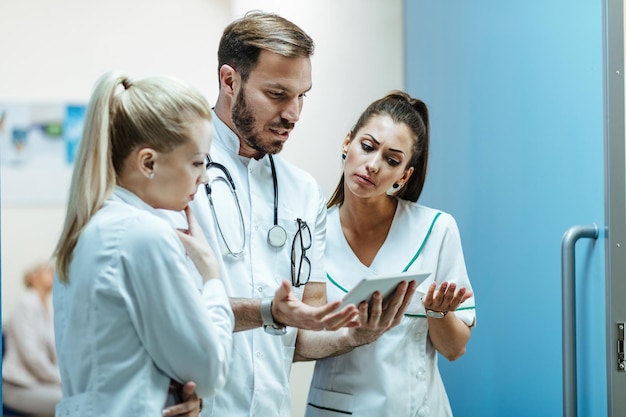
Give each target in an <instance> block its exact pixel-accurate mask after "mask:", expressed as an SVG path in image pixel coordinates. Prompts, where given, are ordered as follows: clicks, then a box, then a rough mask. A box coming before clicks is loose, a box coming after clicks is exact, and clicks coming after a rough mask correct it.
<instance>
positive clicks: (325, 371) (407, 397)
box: [306, 200, 475, 417]
mask: <svg viewBox="0 0 626 417" xmlns="http://www.w3.org/2000/svg"><path fill="white" fill-rule="evenodd" d="M437 213H439V212H438V211H436V210H433V209H430V208H427V207H424V206H421V205H419V204H416V203H411V202H408V201H404V200H399V201H398V208H397V210H396V214H395V218H394V220H393V224H392V226H391V229H390V231H389V235H388V236H387V239H386V240H385V243H384V244H383V246H382V247H381V248H380V250H379V252H378V254H377V255H376V257H375V259H374V261H373V262H372V264H371V266H370V267H369V268H368V267H366V266H365V265H363V264H362V263H361V262H360V261H359V259H358V258H357V257H356V256H355V255H354V253H353V252H352V250H351V249H350V247H349V245H348V243H347V242H346V240H345V237H344V235H343V232H342V230H341V224H340V221H339V210H338V208H337V207H336V206H335V207H333V208H331V209H329V211H328V229H327V240H326V265H327V268H328V276H329V278H330V279H331V281H330V282H329V283H328V285H327V290H328V299H329V301H333V300H337V299H341V298H342V297H343V296H344V295H345V292H344V291H343V290H341V289H339V286H341V287H343V288H344V290H349V289H351V288H352V287H354V285H356V283H357V282H358V281H359V280H360V279H361V278H362V277H364V276H368V275H376V274H386V273H395V272H402V271H403V270H404V269H405V267H406V266H407V265H408V264H409V262H410V261H411V259H412V258H413V257H414V256H415V254H416V253H417V252H418V251H419V248H420V247H421V246H422V244H423V242H424V241H425V240H426V241H425V244H423V246H422V248H421V252H420V253H419V256H418V257H417V258H416V259H415V261H414V262H413V263H412V264H411V266H410V267H409V269H408V270H409V271H424V272H431V275H430V276H429V277H428V278H427V279H426V280H425V281H424V282H423V283H422V284H421V285H420V286H419V287H418V290H417V292H416V293H415V295H414V296H413V299H412V302H411V304H410V306H409V308H408V310H407V316H405V317H404V318H403V320H402V322H401V323H400V324H399V325H398V326H396V327H395V328H393V329H391V330H390V331H388V332H387V333H385V334H384V335H382V336H381V337H380V338H379V339H378V340H377V341H376V342H374V343H371V344H369V345H365V346H361V347H358V348H356V349H354V350H353V351H352V352H349V353H346V354H344V355H340V356H337V357H331V358H326V359H322V360H318V361H317V363H316V365H315V371H314V375H313V380H312V382H311V388H310V391H309V397H308V405H307V411H306V416H307V417H330V416H345V415H346V413H351V414H353V415H356V416H359V417H366V416H371V417H380V416H394V417H414V416H419V417H424V416H436V417H446V416H451V415H452V412H451V410H450V405H449V402H448V397H447V395H446V392H445V389H444V386H443V383H442V380H441V376H440V374H439V371H438V368H437V355H436V350H435V349H434V348H433V346H432V344H431V342H430V339H429V338H428V323H427V320H426V318H425V314H424V306H423V304H422V302H421V297H422V296H423V295H424V294H425V293H426V291H427V289H428V287H429V285H430V284H431V283H432V282H433V279H434V280H435V281H437V282H442V281H448V282H455V283H457V286H458V287H466V288H468V289H470V290H471V285H470V282H469V279H468V276H467V272H466V269H465V262H464V259H463V252H462V248H461V241H460V237H459V232H458V228H457V226H456V223H455V221H454V219H453V218H452V217H451V216H450V215H448V214H445V213H441V214H440V215H439V216H438V218H437V219H436V221H435V222H434V224H433V220H434V219H435V217H436V215H437ZM431 226H432V227H431ZM429 230H430V233H429ZM426 238H427V239H426ZM335 284H337V285H335ZM456 315H457V316H458V317H459V318H460V319H461V320H463V321H464V322H465V323H467V324H468V325H471V324H473V323H474V320H475V310H474V298H473V297H472V298H470V299H469V300H467V301H466V302H465V303H463V304H462V305H461V307H460V309H459V310H457V312H456Z"/></svg>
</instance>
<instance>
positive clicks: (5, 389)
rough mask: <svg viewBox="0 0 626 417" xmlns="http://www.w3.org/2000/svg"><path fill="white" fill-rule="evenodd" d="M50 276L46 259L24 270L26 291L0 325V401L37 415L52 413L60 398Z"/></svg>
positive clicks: (17, 409) (14, 408)
mask: <svg viewBox="0 0 626 417" xmlns="http://www.w3.org/2000/svg"><path fill="white" fill-rule="evenodd" d="M53 277H54V269H53V267H52V265H51V264H50V263H48V262H39V263H37V264H35V265H33V266H32V267H30V268H29V269H28V270H26V272H25V273H24V285H25V286H26V291H25V292H24V294H23V295H22V296H21V298H20V299H19V301H18V302H17V305H16V306H15V309H14V310H13V314H12V315H11V317H10V318H9V319H8V321H7V322H6V324H5V325H4V328H3V332H4V336H5V340H4V343H5V345H4V346H3V349H4V350H3V353H4V356H3V361H2V401H3V403H4V404H5V405H6V406H8V407H10V408H12V409H13V410H16V411H21V412H24V413H28V414H30V415H36V416H53V415H54V407H55V405H56V404H57V403H58V402H59V400H60V399H61V378H60V376H59V368H58V366H57V357H56V350H55V346H54V326H53V321H52V313H51V311H50V308H49V300H50V294H51V292H52V282H53Z"/></svg>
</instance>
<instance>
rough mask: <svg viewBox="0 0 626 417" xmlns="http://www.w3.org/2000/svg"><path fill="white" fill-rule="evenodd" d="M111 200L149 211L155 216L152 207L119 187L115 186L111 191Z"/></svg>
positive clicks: (155, 211) (154, 210) (155, 212)
mask: <svg viewBox="0 0 626 417" xmlns="http://www.w3.org/2000/svg"><path fill="white" fill-rule="evenodd" d="M110 199H111V200H113V201H121V202H124V203H126V204H128V205H130V206H133V207H136V208H138V209H141V210H145V211H149V212H150V213H152V214H157V210H156V209H155V208H153V207H152V206H150V205H148V203H146V202H145V201H143V200H142V199H141V198H139V197H138V196H137V194H135V193H133V192H132V191H129V190H127V189H126V188H124V187H122V186H121V185H116V186H115V188H114V189H113V194H112V195H111V198H110Z"/></svg>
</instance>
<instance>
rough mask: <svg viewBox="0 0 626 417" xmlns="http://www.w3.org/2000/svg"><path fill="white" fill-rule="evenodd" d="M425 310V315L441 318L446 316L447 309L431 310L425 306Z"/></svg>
mask: <svg viewBox="0 0 626 417" xmlns="http://www.w3.org/2000/svg"><path fill="white" fill-rule="evenodd" d="M424 308H425V310H426V316H427V317H432V318H434V319H442V318H444V317H446V316H447V315H448V310H446V311H437V310H432V309H430V308H426V307H424Z"/></svg>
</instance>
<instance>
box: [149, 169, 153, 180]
mask: <svg viewBox="0 0 626 417" xmlns="http://www.w3.org/2000/svg"><path fill="white" fill-rule="evenodd" d="M148 179H149V180H153V179H154V171H152V172H151V173H150V175H148Z"/></svg>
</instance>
